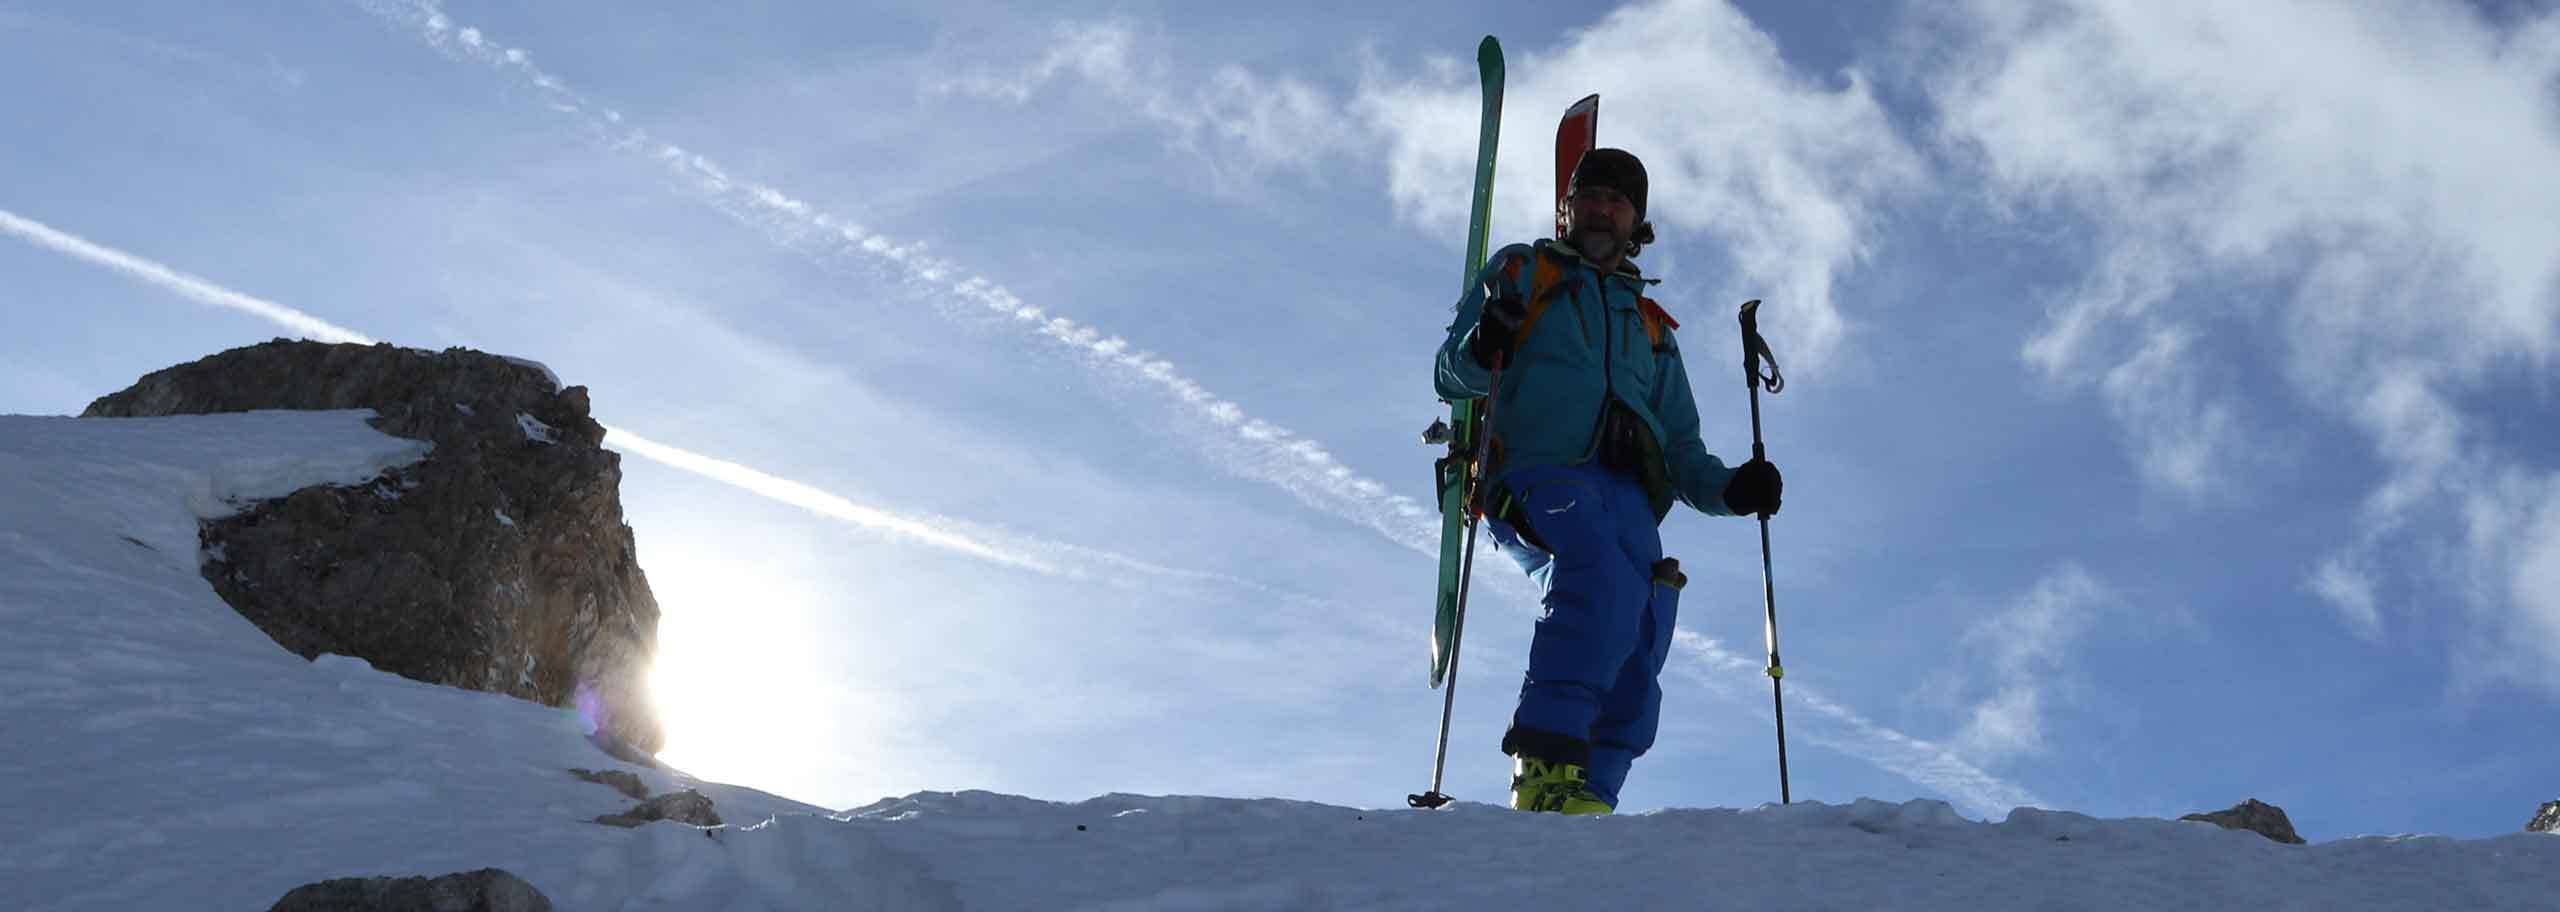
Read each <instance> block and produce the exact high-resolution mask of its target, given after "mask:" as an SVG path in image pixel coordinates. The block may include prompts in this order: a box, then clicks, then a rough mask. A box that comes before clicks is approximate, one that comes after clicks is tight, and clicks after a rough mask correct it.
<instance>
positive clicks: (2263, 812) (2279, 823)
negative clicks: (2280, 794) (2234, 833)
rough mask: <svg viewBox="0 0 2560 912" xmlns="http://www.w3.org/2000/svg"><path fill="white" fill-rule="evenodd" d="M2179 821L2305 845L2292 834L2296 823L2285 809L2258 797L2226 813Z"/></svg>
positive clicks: (2217, 812) (2193, 815)
mask: <svg viewBox="0 0 2560 912" xmlns="http://www.w3.org/2000/svg"><path fill="white" fill-rule="evenodd" d="M2178 819H2180V820H2201V821H2204V822H2205V823H2210V824H2214V825H2217V826H2221V827H2226V828H2229V829H2234V830H2248V831H2250V832H2253V833H2256V834H2258V835H2260V836H2264V837H2267V838H2268V839H2273V840H2275V841H2277V842H2281V843H2285V844H2287V845H2302V844H2303V840H2302V837H2301V836H2298V835H2295V833H2294V832H2293V820H2292V819H2291V818H2288V817H2286V816H2285V815H2284V809H2283V808H2280V807H2277V806H2275V805H2272V804H2268V803H2266V802H2263V801H2259V800H2258V799H2255V798H2251V799H2249V800H2247V801H2243V802H2241V803H2239V804H2238V805H2235V806H2233V807H2232V808H2231V809H2230V810H2227V811H2215V812H2213V813H2210V814H2188V815H2187V816H2184V817H2180V818H2178Z"/></svg>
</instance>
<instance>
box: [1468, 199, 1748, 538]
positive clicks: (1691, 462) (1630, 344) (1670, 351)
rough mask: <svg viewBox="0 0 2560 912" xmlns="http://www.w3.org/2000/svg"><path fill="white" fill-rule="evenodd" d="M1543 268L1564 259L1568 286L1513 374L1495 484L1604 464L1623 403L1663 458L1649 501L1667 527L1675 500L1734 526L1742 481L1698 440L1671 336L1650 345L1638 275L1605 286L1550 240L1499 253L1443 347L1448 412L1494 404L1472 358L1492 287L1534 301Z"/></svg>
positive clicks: (1501, 412)
mask: <svg viewBox="0 0 2560 912" xmlns="http://www.w3.org/2000/svg"><path fill="white" fill-rule="evenodd" d="M1538 257H1549V258H1553V260H1554V262H1555V263H1556V265H1557V266H1558V267H1560V276H1559V278H1558V280H1557V281H1556V283H1555V285H1554V287H1553V288H1551V289H1550V290H1549V292H1548V295H1547V298H1546V301H1545V304H1544V307H1543V310H1540V309H1538V307H1537V305H1532V310H1533V312H1535V313H1536V314H1537V316H1536V321H1535V322H1534V323H1532V324H1530V325H1529V327H1528V331H1527V332H1526V333H1524V334H1523V335H1522V341H1521V342H1520V343H1519V346H1520V347H1519V349H1518V351H1516V352H1515V353H1513V354H1512V355H1511V357H1510V359H1509V361H1508V363H1506V364H1505V366H1504V370H1503V372H1502V390H1501V392H1500V395H1499V396H1497V399H1496V409H1495V411H1494V422H1495V424H1494V428H1493V431H1494V434H1493V441H1494V449H1495V453H1496V456H1495V460H1494V461H1495V465H1494V469H1493V471H1494V473H1495V474H1494V476H1493V477H1494V478H1495V479H1496V480H1497V482H1498V481H1499V480H1500V479H1501V478H1502V477H1503V476H1505V475H1508V474H1509V473H1511V472H1515V471H1518V470H1521V469H1527V468H1533V467H1538V466H1551V465H1577V464H1581V463H1585V462H1590V461H1592V460H1593V459H1594V458H1595V457H1596V456H1598V455H1599V454H1598V450H1599V443H1600V440H1599V438H1600V421H1601V418H1602V416H1603V415H1604V414H1605V413H1606V411H1607V408H1606V406H1607V404H1608V402H1609V401H1610V400H1612V399H1615V400H1616V401H1618V402H1621V403H1625V405H1626V407H1627V408H1628V410H1629V411H1632V412H1634V413H1635V415H1636V417H1638V418H1641V419H1643V424H1644V427H1645V430H1647V431H1649V432H1651V434H1652V439H1651V441H1650V442H1651V443H1652V444H1654V445H1653V446H1649V447H1647V448H1646V450H1647V452H1646V453H1645V456H1644V462H1645V471H1644V472H1643V473H1642V474H1643V475H1644V478H1643V480H1644V481H1645V488H1646V491H1645V493H1646V495H1647V497H1648V498H1649V499H1650V500H1651V501H1652V506H1653V515H1654V519H1655V521H1656V522H1659V521H1661V519H1662V518H1663V517H1664V516H1665V515H1668V514H1669V513H1670V512H1671V503H1672V500H1673V499H1674V498H1675V497H1676V498H1677V499H1679V500H1681V501H1685V502H1687V503H1688V504H1689V505H1690V506H1692V507H1696V508H1697V509H1698V510H1699V511H1701V512H1704V513H1706V514H1708V515H1711V516H1731V515H1733V513H1732V511H1731V510H1728V509H1726V508H1725V505H1724V486H1725V482H1727V481H1729V480H1731V479H1732V478H1733V470H1732V469H1730V468H1727V467H1726V466H1725V464H1724V461H1723V460H1721V459H1717V458H1716V457H1715V455H1714V454H1711V453H1708V452H1707V447H1706V444H1705V443H1703V442H1701V441H1699V439H1698V403H1697V400H1695V399H1694V398H1691V396H1690V393H1689V372H1688V369H1687V368H1686V367H1685V366H1683V365H1682V364H1681V362H1680V346H1679V344H1678V342H1677V341H1676V340H1675V339H1674V338H1673V337H1672V335H1671V328H1670V327H1669V326H1668V325H1665V326H1663V327H1662V341H1661V344H1659V345H1656V344H1654V343H1653V342H1652V340H1651V339H1650V338H1648V337H1647V335H1646V332H1645V326H1644V318H1643V311H1642V307H1643V305H1642V304H1641V303H1640V299H1641V298H1642V297H1643V292H1644V286H1646V285H1648V284H1651V283H1652V282H1653V281H1654V280H1650V279H1646V278H1644V276H1643V274H1642V273H1641V272H1639V271H1638V270H1637V269H1636V266H1635V264H1634V263H1622V264H1620V265H1619V267H1618V271H1617V272H1615V273H1612V274H1609V275H1605V276H1604V275H1601V274H1600V271H1599V269H1598V268H1597V267H1594V266H1592V265H1591V263H1590V262H1589V261H1587V260H1584V259H1583V258H1582V256H1581V254H1579V253H1577V252H1575V251H1574V250H1573V249H1572V248H1570V247H1568V246H1566V245H1563V244H1558V243H1556V242H1554V241H1550V240H1541V241H1538V242H1537V243H1536V244H1513V245H1511V246H1508V247H1504V248H1502V249H1501V250H1498V251H1495V252H1494V255H1493V257H1492V258H1491V259H1489V260H1487V261H1486V262H1485V267H1484V271H1483V272H1482V273H1480V274H1479V275H1478V281H1477V282H1475V283H1472V284H1470V285H1469V286H1468V288H1467V295H1466V297H1465V298H1463V299H1460V300H1459V301H1458V314H1457V318H1456V319H1455V320H1453V321H1451V322H1450V324H1449V337H1448V339H1447V340H1446V341H1443V342H1441V343H1440V353H1439V357H1438V358H1437V359H1436V364H1437V370H1436V371H1435V372H1434V373H1435V375H1436V376H1435V377H1434V381H1435V382H1434V387H1435V388H1436V389H1437V390H1438V391H1439V394H1440V398H1442V399H1446V400H1449V401H1453V402H1454V401H1458V400H1462V399H1470V398H1474V397H1478V396H1482V395H1485V393H1486V392H1487V390H1486V387H1487V386H1488V385H1489V384H1490V383H1491V382H1492V379H1493V378H1492V375H1491V372H1490V371H1487V370H1486V369H1485V368H1484V366H1483V365H1480V364H1477V363H1476V359H1475V355H1474V353H1473V350H1474V344H1475V330H1476V322H1477V321H1478V320H1479V319H1480V318H1481V317H1482V316H1483V313H1484V284H1485V282H1488V281H1494V280H1496V279H1497V278H1499V279H1500V280H1502V281H1510V282H1516V283H1518V284H1517V287H1518V288H1519V289H1520V296H1521V298H1522V299H1523V300H1527V299H1529V298H1530V296H1531V295H1532V293H1533V291H1534V277H1535V274H1536V268H1535V267H1536V264H1537V259H1536V258H1538Z"/></svg>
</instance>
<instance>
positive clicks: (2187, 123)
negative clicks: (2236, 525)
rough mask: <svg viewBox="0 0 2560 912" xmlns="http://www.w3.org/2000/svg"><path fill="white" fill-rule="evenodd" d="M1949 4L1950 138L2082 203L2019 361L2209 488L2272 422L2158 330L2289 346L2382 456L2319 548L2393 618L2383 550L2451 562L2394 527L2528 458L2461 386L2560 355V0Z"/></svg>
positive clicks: (2488, 603) (2006, 175)
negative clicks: (2517, 454) (2201, 472)
mask: <svg viewBox="0 0 2560 912" xmlns="http://www.w3.org/2000/svg"><path fill="white" fill-rule="evenodd" d="M1933 15H1941V16H1943V17H1944V18H1943V19H1942V20H1940V21H1937V22H1935V23H1934V24H1937V25H1942V26H1944V28H1943V29H1942V30H1941V35H1942V36H1943V37H1944V39H1945V41H1946V43H1947V50H1946V53H1943V54H1940V55H1936V56H1935V57H1932V58H1930V63H1929V65H1931V66H1936V67H1942V68H1941V69H1935V70H1932V71H1930V72H1929V73H1927V74H1925V76H1926V79H1927V82H1928V84H1929V91H1930V94H1931V96H1932V98H1933V99H1934V101H1935V103H1936V105H1937V107H1938V108H1939V111H1940V114H1941V124H1942V130H1943V133H1942V138H1943V140H1944V148H1945V149H1946V151H1947V152H1948V153H1949V154H1950V155H1951V156H1952V157H1954V158H1957V159H1959V160H1963V161H1967V162H1971V163H1973V164H1975V165H1977V166H1978V168H1979V170H1980V173H1981V175H1982V176H1983V177H1984V179H1985V182H1984V186H1985V188H1986V190H1987V192H1988V194H1989V197H1990V201H1991V202H1992V203H1993V204H1994V205H1995V206H1996V207H2002V208H2007V209H2010V210H2012V211H2016V210H2021V209H2037V210H2050V211H2058V212H2061V213H2064V214H2067V215H2072V216H2076V217H2078V218H2079V219H2082V220H2085V225H2086V226H2087V229H2088V230H2087V233H2086V235H2085V236H2086V237H2088V238H2090V239H2091V249H2090V251H2089V254H2090V258H2091V264H2092V265H2091V267H2090V269H2089V270H2088V272H2087V274H2086V275H2085V277H2084V278H2083V279H2082V280H2081V281H2079V282H2078V283H2077V284H2076V286H2074V287H2071V288H2069V289H2066V290H2064V291H2063V292H2062V293H2061V294H2059V295H2058V296H2057V297H2056V299H2055V301H2054V303H2053V307H2052V310H2051V313H2050V315H2049V317H2048V319H2047V320H2046V322H2045V324H2044V326H2043V327H2041V328H2040V329H2039V330H2038V331H2037V332H2036V333H2035V334H2033V335H2032V336H2031V337H2030V338H2029V339H2028V340H2027V342H2026V343H2025V345H2024V346H2023V347H2022V350H2021V351H2022V355H2023V356H2024V358H2025V359H2026V361H2027V362H2028V363H2029V364H2031V365H2033V366H2035V367H2036V368H2037V369H2039V370H2040V371H2041V372H2043V373H2045V374H2046V375H2047V376H2049V377H2052V378H2055V379H2057V380H2061V381H2063V382H2065V383H2067V384H2094V385H2099V386H2101V387H2102V389H2103V394H2104V396H2105V397H2106V399H2107V401H2108V402H2109V404H2110V411H2111V412H2112V413H2113V414H2114V415H2115V416H2116V418H2117V419H2118V421H2119V422H2120V423H2122V424H2123V425H2124V427H2125V429H2126V430H2127V432H2128V433H2129V435H2130V436H2131V437H2133V438H2134V441H2133V444H2132V447H2133V451H2134V453H2135V454H2137V457H2138V458H2140V459H2141V460H2142V461H2143V463H2144V466H2145V470H2146V474H2147V475H2148V476H2149V477H2151V478H2152V479H2153V480H2154V481H2155V482H2157V483H2159V484H2160V485H2161V486H2162V487H2163V488H2165V489H2169V490H2173V491H2191V490H2193V489H2194V488H2195V487H2196V486H2197V485H2198V484H2199V483H2201V481H2202V479H2201V478H2200V477H2199V476H2198V475H2197V474H2196V472H2195V471H2194V470H2195V469H2196V468H2197V466H2198V463H2196V462H2195V461H2194V460H2193V459H2192V458H2191V457H2192V456H2194V455H2195V454H2198V453H2200V452H2204V451H2206V450H2218V451H2221V452H2246V451H2249V450H2251V449H2253V448H2255V447H2256V445H2257V444H2260V443H2262V442H2266V441H2269V440H2271V439H2273V438H2272V436H2258V434H2259V433H2263V432H2253V429H2254V428H2255V427H2256V423H2255V422H2244V421H2238V420H2235V419H2234V418H2233V417H2232V415H2233V412H2232V409H2233V408H2235V407H2236V402H2237V401H2238V400H2237V399H2236V398H2235V397H2236V393H2233V392H2227V391H2221V390H2218V389H2215V388H2214V387H2212V384H2213V383H2215V382H2216V381H2218V380H2223V379H2228V378H2230V377H2231V376H2232V375H2233V372H2232V371H2231V370H2230V369H2228V368H2224V367H2221V366H2219V365H2217V364H2215V363H2214V362H2212V361H2209V360H2198V359H2192V358H2189V359H2182V360H2183V361H2184V368H2183V369H2178V370H2171V369H2161V368H2160V361H2161V357H2160V352H2161V350H2162V349H2161V340H2164V339H2168V340H2178V339H2185V340H2190V341H2192V340H2194V339H2199V338H2204V337H2205V331H2206V329H2207V328H2208V327H2210V328H2211V329H2214V330H2219V331H2223V332H2226V333H2238V334H2241V335H2240V336H2239V337H2236V338H2232V339H2230V340H2228V341H2227V342H2225V343H2224V344H2226V345H2228V346H2229V347H2230V348H2232V349H2234V350H2241V351H2252V352H2267V353H2270V354H2272V355H2274V356H2275V357H2276V358H2277V359H2278V360H2277V363H2278V364H2280V366H2281V367H2282V370H2283V374H2284V376H2286V377H2287V378H2288V379H2289V381H2290V382H2291V383H2292V384H2293V386H2294V388H2295V390H2296V391H2297V392H2299V393H2300V395H2301V399H2302V401H2305V402H2308V403H2310V404H2312V405H2313V406H2314V407H2316V408H2320V409H2322V410H2324V411H2326V412H2327V413H2328V414H2329V415H2330V416H2333V417H2336V418H2341V419H2344V420H2345V421H2347V422H2348V423H2350V424H2351V425H2352V426H2353V427H2355V428H2356V429H2358V430H2359V431H2361V432H2362V433H2364V434H2365V435H2366V436H2367V437H2368V439H2369V440H2370V442H2371V444H2372V447H2373V450H2374V453H2375V454H2376V455H2377V456H2379V457H2380V458H2381V459H2382V461H2383V463H2384V465H2385V467H2386V470H2387V476H2386V477H2385V478H2383V479H2381V480H2380V482H2379V485H2378V487H2377V488H2376V490H2375V491H2374V492H2373V494H2372V495H2371V496H2370V497H2369V498H2368V499H2367V501H2366V507H2367V509H2366V515H2365V517H2364V523H2363V524H2364V528H2363V530H2362V531H2361V533H2359V534H2358V535H2356V536H2355V537H2354V540H2352V541H2350V542H2346V543H2343V544H2342V545H2341V547H2340V550H2339V551H2338V552H2336V553H2335V554H2333V555H2332V556H2331V557H2329V558H2328V559H2327V561H2328V564H2329V566H2330V567H2335V568H2345V567H2349V566H2354V567H2361V568H2364V572H2363V573H2362V574H2359V575H2358V578H2350V577H2349V576H2347V575H2345V574H2344V573H2343V571H2342V570H2337V571H2333V570H2330V569H2327V568H2323V569H2320V570H2314V571H2312V573H2313V584H2314V587H2315V589H2319V590H2322V591H2323V594H2324V595H2326V596H2328V597H2329V598H2330V599H2331V601H2332V602H2333V603H2334V604H2337V605H2338V606H2339V607H2340V608H2341V611H2342V614H2341V616H2342V618H2344V622H2345V623H2347V624H2348V625H2349V626H2350V627H2351V628H2353V629H2356V630H2358V631H2359V632H2360V633H2362V632H2368V631H2371V630H2373V629H2375V627H2376V625H2377V624H2378V622H2379V621H2380V620H2381V619H2380V618H2379V616H2378V615H2379V611H2380V606H2379V605H2378V604H2376V603H2374V602H2372V601H2370V600H2369V594H2370V593H2371V592H2372V591H2373V588H2374V586H2373V583H2374V582H2375V581H2374V580H2372V579H2370V574H2375V573H2384V572H2393V571H2396V572H2402V573H2413V574H2426V573H2432V572H2435V571H2433V570H2431V569H2429V568H2427V567H2425V566H2423V565H2421V563H2420V562H2416V561H2410V562H2406V564H2407V565H2406V566H2386V565H2382V564H2380V563H2378V561H2377V559H2378V558H2380V557H2383V556H2385V555H2386V554H2388V553H2389V551H2386V550H2385V549H2384V548H2383V547H2382V545H2383V544H2384V542H2385V540H2386V539H2387V538H2389V537H2391V536H2394V535H2408V534H2413V533H2410V532H2407V531H2405V530H2404V526H2407V525H2409V524H2411V523H2413V522H2417V521H2421V520H2425V519H2427V518H2428V513H2427V512H2425V511H2423V508H2424V507H2427V506H2432V505H2443V504H2445V498H2448V497H2451V498H2454V499H2456V500H2457V501H2460V500H2462V499H2464V498H2469V497H2473V496H2478V495H2479V494H2481V493H2483V488H2484V484H2483V481H2482V480H2483V479H2493V478H2497V477H2500V476H2502V475H2505V474H2508V473H2509V472H2510V471H2511V470H2514V469H2518V468H2521V467H2520V466H2517V465H2514V464H2513V462H2514V458H2513V457H2502V456H2499V455H2497V448H2496V446H2495V444H2496V441H2495V440H2494V439H2492V438H2489V437H2487V436H2485V434H2486V433H2487V428H2488V427H2489V426H2490V425H2489V424H2488V423H2485V422H2482V421H2480V420H2478V418H2477V416H2474V415H2471V414H2467V412H2466V408H2465V406H2464V404H2463V403H2465V402H2469V401H2480V400H2481V399H2483V398H2487V399H2492V400H2494V399H2497V398H2501V397H2497V396H2495V395H2494V394H2493V393H2492V392H2491V391H2492V390H2495V389H2496V388H2497V385H2498V384H2500V383H2502V382H2512V381H2514V380H2515V379H2517V378H2519V377H2527V376H2538V375H2540V374H2542V373H2545V372H2547V370H2548V369H2549V367H2550V365H2551V364H2552V361H2553V356H2554V354H2555V353H2560V259H2555V258H2554V257H2552V256H2551V251H2553V250H2560V220H2554V219H2552V218H2551V217H2550V213H2552V212H2555V211H2560V171H2555V170H2554V169H2552V168H2549V167H2547V163H2548V162H2552V161H2560V96H2555V95H2554V94H2553V93H2552V91H2551V86H2552V85H2553V82H2554V80H2555V79H2560V11H2549V10H2545V11H2541V12H2538V13H2534V14H2527V15H2525V16H2522V17H2519V18H2520V21H2519V22H2518V24H2516V25H2514V26H2513V27H2508V28H2503V29H2502V28H2500V27H2498V26H2493V25H2492V24H2490V23H2489V22H2487V21H2485V20H2484V19H2483V18H2482V17H2481V16H2480V14H2479V13H2478V12H2477V11H2476V10H2475V9H2473V8H2472V7H2470V6H2468V5H2464V4H2459V3H2449V2H2430V0H2399V2H2389V3H2375V4H2349V5H2339V4H2325V3H2305V2H2266V3H2251V4H2216V3H2203V2H2186V3H2155V4H2146V5H2144V6H2142V7H2140V8H2139V9H2137V8H2134V7H2130V6H2125V5H2121V4H2114V3H2103V2H2095V0H2089V2H2066V3H2059V4H2047V5H2043V6H2038V7H2034V8H2028V7H2021V6H2017V5H2015V4H2007V3H1992V2H1975V3H1969V4H1966V5H1964V6H1962V7H1960V8H1956V9H1952V10H1946V11H1941V12H1939V13H1935V14H1933ZM2271 288H2272V289H2276V291H2274V292H2273V293H2270V292H2269V291H2267V289H2271ZM2242 289H2246V290H2242ZM2173 299H2174V300H2176V302H2177V305H2176V306H2175V307H2169V306H2165V305H2166V304H2167V302H2169V301H2171V300H2173ZM2482 394H2489V395H2487V396H2483V395H2482ZM2217 468H2219V469H2221V470H2224V471H2228V470H2230V469H2231V468H2233V467H2232V466H2230V465H2229V464H2227V463H2226V464H2223V465H2221V466H2218V467H2217ZM2446 512H2449V511H2441V510H2439V511H2434V513H2435V514H2436V515H2443V514H2444V513H2446ZM2484 549H2487V550H2484ZM2393 550H2401V551H2406V550H2410V549H2407V548H2399V549H2393ZM2489 551H2494V552H2495V554H2497V555H2501V556H2503V557H2504V558H2507V559H2521V557H2520V555H2519V554H2517V553H2516V552H2514V551H2512V550H2508V549H2505V548H2503V547H2500V548H2490V546H2489V545H2487V544H2481V545H2478V546H2475V547H2474V548H2473V549H2472V554H2471V557H2473V558H2484V557H2487V556H2488V552H2489ZM2514 566H2515V565H2512V564H2510V565H2508V567H2507V569H2513V567H2514ZM2475 591H2476V592H2477V593H2479V597H2480V599H2481V601H2480V602H2479V603H2478V604H2476V605H2475V610H2476V611H2477V612H2478V613H2479V614H2480V615H2481V616H2480V618H2479V621H2480V622H2481V623H2483V624H2485V625H2487V626H2489V627H2492V628H2495V629H2500V630H2504V629H2507V627H2508V625H2509V622H2510V621H2512V620H2513V619H2514V618H2515V617H2518V616H2525V615H2529V614H2530V612H2531V611H2532V610H2533V609H2532V608H2531V602H2530V601H2529V600H2526V599H2521V598H2518V597H2516V596H2515V595H2513V594H2511V593H2508V592H2506V591H2504V588H2503V587H2485V588H2478V589H2476V590H2475ZM2523 657H2532V658H2534V659H2536V660H2538V661H2540V662H2541V663H2543V664H2544V665H2545V666H2548V665H2550V664H2552V663H2554V662H2560V641H2555V640H2550V639H2542V640H2537V641H2517V642H2512V643H2504V644H2498V645H2483V646H2479V647H2477V648H2475V649H2473V650H2471V651H2470V653H2469V654H2468V655H2465V656H2458V657H2456V658H2455V660H2454V664H2455V665H2456V666H2457V667H2463V666H2480V667H2511V666H2515V665H2516V664H2518V663H2517V662H2516V661H2514V660H2517V659H2520V658H2523ZM2553 689H2554V690H2555V691H2560V688H2553Z"/></svg>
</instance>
